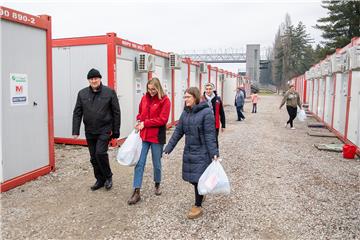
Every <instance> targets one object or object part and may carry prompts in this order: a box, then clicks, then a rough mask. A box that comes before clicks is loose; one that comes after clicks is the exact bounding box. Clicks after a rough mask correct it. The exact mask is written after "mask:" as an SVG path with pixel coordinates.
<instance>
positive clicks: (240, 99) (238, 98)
mask: <svg viewBox="0 0 360 240" xmlns="http://www.w3.org/2000/svg"><path fill="white" fill-rule="evenodd" d="M244 103H245V96H244V92H243V91H241V88H240V87H238V88H237V89H236V95H235V107H236V112H237V116H238V119H237V120H238V121H242V120H244V119H245V116H244V114H243V113H242V110H241V109H242V108H243V107H244Z"/></svg>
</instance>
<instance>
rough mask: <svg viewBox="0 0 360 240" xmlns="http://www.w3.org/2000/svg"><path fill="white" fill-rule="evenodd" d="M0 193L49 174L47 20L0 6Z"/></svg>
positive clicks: (50, 131)
mask: <svg viewBox="0 0 360 240" xmlns="http://www.w3.org/2000/svg"><path fill="white" fill-rule="evenodd" d="M0 30H1V34H0V49H1V51H0V59H1V61H0V75H1V81H0V108H1V110H0V188H1V192H4V191H7V190H9V189H11V188H14V187H16V186H18V185H21V184H23V183H25V182H27V181H29V180H31V179H35V178H37V177H39V176H41V175H44V174H47V173H49V172H50V171H52V170H54V167H55V160H54V139H53V103H52V63H51V61H52V57H51V53H52V49H51V48H52V46H51V18H50V17H49V16H46V15H42V16H33V15H30V14H26V13H23V12H19V11H15V10H12V9H9V8H5V7H2V6H0Z"/></svg>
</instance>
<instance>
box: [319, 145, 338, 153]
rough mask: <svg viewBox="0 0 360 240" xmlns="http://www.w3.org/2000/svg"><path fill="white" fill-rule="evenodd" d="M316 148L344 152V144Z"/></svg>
mask: <svg viewBox="0 0 360 240" xmlns="http://www.w3.org/2000/svg"><path fill="white" fill-rule="evenodd" d="M314 146H315V147H316V148H317V149H319V150H324V151H329V152H342V147H343V144H314Z"/></svg>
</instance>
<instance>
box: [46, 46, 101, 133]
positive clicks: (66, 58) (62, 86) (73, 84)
mask: <svg viewBox="0 0 360 240" xmlns="http://www.w3.org/2000/svg"><path fill="white" fill-rule="evenodd" d="M91 68H96V69H98V70H99V71H100V73H101V75H102V83H103V84H104V85H106V86H107V85H108V75H107V69H108V64H107V45H106V44H101V45H100V44H99V45H85V46H67V47H54V48H53V80H54V81H53V82H54V84H53V89H54V126H55V137H56V138H69V139H71V138H72V115H73V110H74V107H75V103H76V99H77V94H78V92H79V91H80V90H81V89H82V88H84V87H87V86H89V82H88V81H87V73H88V72H89V70H90V69H91ZM80 138H81V139H84V138H85V133H84V125H83V124H81V130H80Z"/></svg>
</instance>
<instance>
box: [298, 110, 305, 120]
mask: <svg viewBox="0 0 360 240" xmlns="http://www.w3.org/2000/svg"><path fill="white" fill-rule="evenodd" d="M297 118H298V119H299V121H301V122H303V121H305V120H306V113H305V110H304V109H298V114H297Z"/></svg>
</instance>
